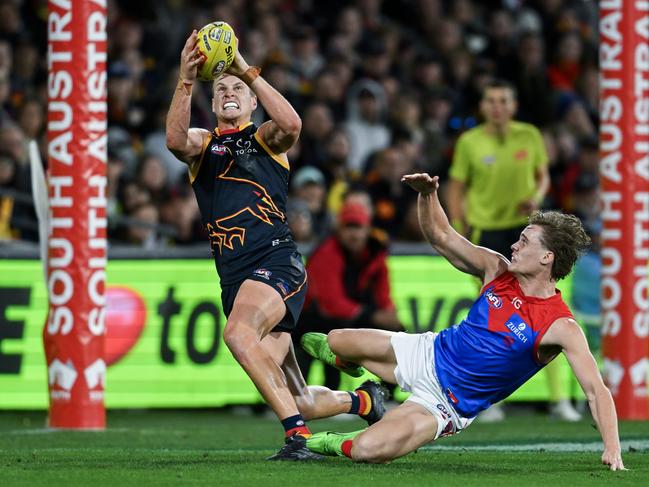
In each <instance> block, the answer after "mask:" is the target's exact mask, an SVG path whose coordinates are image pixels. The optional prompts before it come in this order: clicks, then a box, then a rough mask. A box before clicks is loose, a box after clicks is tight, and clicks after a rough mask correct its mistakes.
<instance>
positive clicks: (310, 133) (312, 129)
mask: <svg viewBox="0 0 649 487" xmlns="http://www.w3.org/2000/svg"><path fill="white" fill-rule="evenodd" d="M333 127H334V122H333V117H332V115H331V110H330V109H329V106H327V105H326V104H324V103H313V104H311V105H309V106H308V107H306V109H305V111H304V115H303V120H302V133H301V134H300V139H301V147H302V150H301V154H300V160H301V162H302V164H300V165H311V166H321V165H322V163H323V162H324V159H325V157H326V155H325V145H326V144H327V138H328V136H329V134H330V132H331V131H332V130H333Z"/></svg>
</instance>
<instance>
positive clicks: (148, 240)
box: [125, 203, 162, 250]
mask: <svg viewBox="0 0 649 487" xmlns="http://www.w3.org/2000/svg"><path fill="white" fill-rule="evenodd" d="M157 226H158V209H157V208H156V207H155V206H154V205H153V204H152V203H142V204H141V205H139V206H137V207H135V208H133V209H132V210H131V212H130V218H129V220H128V223H127V226H126V230H125V235H126V241H127V242H128V243H129V244H131V245H138V246H141V247H143V248H144V249H148V250H152V249H156V248H158V247H160V245H162V240H161V238H160V237H159V235H158V233H157Z"/></svg>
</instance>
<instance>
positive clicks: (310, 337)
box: [300, 332, 365, 377]
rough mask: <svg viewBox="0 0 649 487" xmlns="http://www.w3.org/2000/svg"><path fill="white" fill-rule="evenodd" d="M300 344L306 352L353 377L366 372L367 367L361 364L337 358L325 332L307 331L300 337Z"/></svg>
mask: <svg viewBox="0 0 649 487" xmlns="http://www.w3.org/2000/svg"><path fill="white" fill-rule="evenodd" d="M300 344H301V345H302V348H303V349H304V351H305V352H306V353H308V354H309V355H311V356H312V357H313V358H317V359H318V360H320V361H321V362H324V363H325V364H327V365H331V366H332V367H335V368H337V369H338V370H340V371H341V372H344V373H345V374H347V375H351V376H352V377H360V376H361V375H363V374H364V373H365V369H364V368H363V367H361V366H360V365H356V364H354V363H351V362H343V361H342V360H336V354H335V353H333V352H332V351H331V349H330V348H329V344H328V343H327V335H325V334H324V333H314V332H311V333H305V334H304V335H302V338H301V339H300Z"/></svg>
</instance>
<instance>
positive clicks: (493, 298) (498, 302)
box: [485, 291, 503, 309]
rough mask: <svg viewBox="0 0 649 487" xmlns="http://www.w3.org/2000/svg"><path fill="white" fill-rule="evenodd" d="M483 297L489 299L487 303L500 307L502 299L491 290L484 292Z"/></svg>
mask: <svg viewBox="0 0 649 487" xmlns="http://www.w3.org/2000/svg"><path fill="white" fill-rule="evenodd" d="M485 297H486V298H487V299H488V300H489V304H491V305H492V306H493V307H494V308H496V309H498V308H500V307H501V306H502V305H503V300H502V299H500V298H499V297H498V296H497V295H496V294H494V293H492V292H491V291H487V292H486V293H485Z"/></svg>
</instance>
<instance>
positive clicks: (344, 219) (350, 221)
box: [338, 202, 370, 227]
mask: <svg viewBox="0 0 649 487" xmlns="http://www.w3.org/2000/svg"><path fill="white" fill-rule="evenodd" d="M338 221H339V222H340V224H341V225H359V226H361V227H365V226H368V225H369V224H370V212H369V211H368V209H367V208H365V206H364V205H362V204H360V203H355V202H350V203H346V204H345V206H343V207H342V210H340V213H339V215H338Z"/></svg>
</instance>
